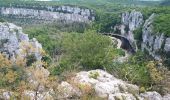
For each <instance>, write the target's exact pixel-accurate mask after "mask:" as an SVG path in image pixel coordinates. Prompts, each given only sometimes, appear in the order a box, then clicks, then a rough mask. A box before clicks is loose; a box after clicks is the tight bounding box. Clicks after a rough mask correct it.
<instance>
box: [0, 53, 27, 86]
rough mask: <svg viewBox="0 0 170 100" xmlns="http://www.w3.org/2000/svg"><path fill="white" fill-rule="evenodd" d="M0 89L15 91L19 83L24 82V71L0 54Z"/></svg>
mask: <svg viewBox="0 0 170 100" xmlns="http://www.w3.org/2000/svg"><path fill="white" fill-rule="evenodd" d="M0 63H1V64H0V77H1V78H0V88H4V89H7V88H8V89H16V88H17V86H18V85H19V83H20V82H21V81H25V80H26V74H25V69H24V67H23V66H18V65H17V64H18V63H13V62H11V61H10V60H8V59H7V58H6V57H4V56H3V55H2V54H0Z"/></svg>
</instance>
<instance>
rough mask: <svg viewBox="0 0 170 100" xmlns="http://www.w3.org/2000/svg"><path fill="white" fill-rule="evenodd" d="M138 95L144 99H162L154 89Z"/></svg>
mask: <svg viewBox="0 0 170 100" xmlns="http://www.w3.org/2000/svg"><path fill="white" fill-rule="evenodd" d="M140 96H141V97H142V98H144V100H162V96H161V95H160V94H159V93H157V92H155V91H153V92H145V93H142V94H140Z"/></svg>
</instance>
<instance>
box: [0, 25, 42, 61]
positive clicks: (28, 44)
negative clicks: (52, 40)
mask: <svg viewBox="0 0 170 100" xmlns="http://www.w3.org/2000/svg"><path fill="white" fill-rule="evenodd" d="M0 52H1V53H3V54H4V55H5V56H7V57H8V58H9V59H11V60H13V61H15V60H16V58H17V57H21V58H25V57H27V56H28V55H34V56H35V57H36V59H37V60H41V58H42V46H41V44H40V43H39V42H38V41H37V40H36V39H35V38H33V39H31V40H30V39H29V38H28V35H27V34H24V33H23V32H22V28H21V27H18V26H16V25H14V24H12V23H0Z"/></svg>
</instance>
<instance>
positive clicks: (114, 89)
mask: <svg viewBox="0 0 170 100" xmlns="http://www.w3.org/2000/svg"><path fill="white" fill-rule="evenodd" d="M93 74H98V76H97V77H92V76H91V75H93ZM74 82H76V83H79V84H88V85H89V86H92V88H94V89H95V93H96V95H97V96H99V97H103V98H105V97H107V96H108V95H111V94H116V93H129V94H138V93H139V87H137V86H136V85H132V84H128V83H126V82H124V81H122V80H120V79H117V78H115V77H114V76H112V75H111V74H109V73H107V72H105V71H103V70H92V71H88V72H85V71H82V72H79V73H77V75H76V77H75V78H74Z"/></svg>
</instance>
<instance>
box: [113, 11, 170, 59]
mask: <svg viewBox="0 0 170 100" xmlns="http://www.w3.org/2000/svg"><path fill="white" fill-rule="evenodd" d="M155 16H156V15H155V14H152V15H151V16H150V17H149V18H148V19H147V20H145V21H144V19H143V15H142V13H141V12H138V11H135V10H133V11H131V12H125V13H123V14H122V24H121V25H120V26H116V27H118V28H119V30H120V32H121V34H122V35H123V36H125V37H127V39H128V40H129V41H130V42H131V44H132V45H133V47H134V48H135V47H136V43H135V39H134V34H133V31H134V30H136V29H138V28H140V27H142V42H141V49H142V50H143V51H144V50H146V51H147V52H148V53H149V54H150V55H151V56H152V57H154V58H155V59H156V60H161V59H162V54H163V53H164V54H166V53H168V52H170V38H168V37H165V36H164V33H159V32H156V33H155V32H154V29H153V25H152V23H153V21H154V17H155Z"/></svg>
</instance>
